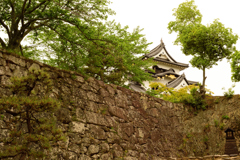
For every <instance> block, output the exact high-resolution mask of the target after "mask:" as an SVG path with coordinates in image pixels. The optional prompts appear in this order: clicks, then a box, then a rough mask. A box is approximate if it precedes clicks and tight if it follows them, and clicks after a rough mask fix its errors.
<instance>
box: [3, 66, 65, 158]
mask: <svg viewBox="0 0 240 160" xmlns="http://www.w3.org/2000/svg"><path fill="white" fill-rule="evenodd" d="M11 81H12V83H13V84H12V85H11V86H10V88H11V89H12V91H13V96H11V97H3V98H1V99H0V113H1V117H2V120H3V122H4V123H5V126H6V129H7V130H8V131H9V134H8V136H6V137H1V139H0V141H1V142H4V146H3V147H2V148H1V151H0V158H1V159H2V158H14V159H16V158H17V159H20V160H24V159H27V158H42V157H44V156H45V155H44V151H46V150H49V149H50V148H51V147H52V146H53V145H55V146H56V145H58V144H57V143H56V142H58V141H62V140H64V137H63V134H62V131H61V130H60V129H58V128H57V127H56V123H55V120H54V118H53V113H54V111H55V110H56V109H58V108H59V107H60V104H59V102H58V101H57V100H54V99H52V98H49V93H50V91H51V87H52V82H51V80H50V79H49V75H48V74H47V73H45V72H43V71H41V70H38V71H36V70H32V71H30V72H29V74H28V76H26V77H21V78H17V77H14V78H13V79H12V80H11ZM41 84H42V85H44V88H45V89H46V91H45V93H44V92H43V93H44V94H43V95H41V94H38V95H37V93H36V89H35V88H36V86H38V85H41ZM41 92H42V91H41Z"/></svg>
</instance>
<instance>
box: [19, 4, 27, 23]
mask: <svg viewBox="0 0 240 160" xmlns="http://www.w3.org/2000/svg"><path fill="white" fill-rule="evenodd" d="M26 3H27V0H25V1H24V2H23V6H22V14H21V16H20V19H21V22H22V26H23V24H24V18H23V17H24V12H25V6H26Z"/></svg>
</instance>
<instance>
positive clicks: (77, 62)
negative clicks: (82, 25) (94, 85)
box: [40, 21, 154, 85]
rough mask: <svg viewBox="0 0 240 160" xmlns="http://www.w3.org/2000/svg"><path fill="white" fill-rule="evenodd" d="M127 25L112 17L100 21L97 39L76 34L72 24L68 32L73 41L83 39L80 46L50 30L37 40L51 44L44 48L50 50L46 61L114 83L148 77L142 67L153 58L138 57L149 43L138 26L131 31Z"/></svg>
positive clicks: (45, 44)
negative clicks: (93, 39)
mask: <svg viewBox="0 0 240 160" xmlns="http://www.w3.org/2000/svg"><path fill="white" fill-rule="evenodd" d="M127 29H128V27H127V26H125V27H123V28H122V27H121V25H120V24H117V23H115V22H114V21H112V22H106V23H105V24H99V25H98V27H97V28H94V31H93V32H94V33H95V34H96V35H94V36H96V37H95V38H96V39H99V40H96V41H94V42H88V40H84V37H80V36H79V35H76V32H77V31H75V30H74V28H72V29H70V31H69V32H68V36H70V37H74V39H75V40H76V41H83V40H84V41H83V42H82V45H81V46H78V45H74V44H71V43H69V42H68V41H66V40H64V39H62V38H59V37H57V35H56V34H55V33H54V32H53V31H49V32H46V33H45V34H42V36H41V42H40V43H41V44H44V46H48V48H50V50H48V51H46V52H45V53H49V54H47V56H48V60H46V61H45V63H48V64H50V65H52V66H56V67H59V68H61V69H66V70H74V71H77V72H80V73H83V74H87V75H89V76H91V77H94V78H96V79H99V80H102V81H104V82H105V83H114V84H117V85H123V84H124V82H126V81H127V80H129V81H135V82H139V83H142V81H145V80H151V76H150V74H149V73H148V72H145V70H147V69H148V68H149V67H150V66H151V65H153V64H154V62H153V61H152V60H151V59H149V60H144V61H143V60H142V59H141V54H143V53H147V52H148V51H147V46H148V45H149V43H147V41H146V39H145V38H144V37H143V36H144V35H142V34H140V32H141V29H139V28H136V29H134V31H133V32H132V33H129V32H128V31H127ZM47 40H51V41H52V42H54V43H49V41H47Z"/></svg>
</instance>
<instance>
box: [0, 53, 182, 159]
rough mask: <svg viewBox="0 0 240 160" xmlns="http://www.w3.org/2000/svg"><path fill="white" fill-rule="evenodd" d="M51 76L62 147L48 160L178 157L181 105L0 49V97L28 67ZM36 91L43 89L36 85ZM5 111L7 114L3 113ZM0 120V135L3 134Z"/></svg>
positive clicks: (180, 140)
mask: <svg viewBox="0 0 240 160" xmlns="http://www.w3.org/2000/svg"><path fill="white" fill-rule="evenodd" d="M31 68H34V69H42V70H45V71H47V72H48V73H49V74H50V75H51V79H52V81H53V82H54V88H53V92H52V95H51V97H53V98H57V99H59V100H61V101H62V102H63V103H62V108H61V109H60V110H58V111H57V112H56V113H55V116H56V118H57V119H58V125H59V126H60V127H61V128H62V130H63V131H64V133H65V135H66V137H67V142H66V143H65V148H53V150H52V153H51V155H49V156H48V158H49V159H54V158H55V159H74V160H75V159H80V160H88V159H89V160H90V159H102V160H105V159H106V160H107V159H119V158H124V159H126V160H144V159H154V158H157V159H158V158H161V157H177V156H182V153H181V151H180V152H179V151H178V146H180V144H181V143H182V137H183V135H182V125H181V117H180V115H178V113H180V111H181V108H182V105H177V104H173V103H169V102H165V101H163V100H161V99H158V98H153V97H150V96H148V95H145V94H141V93H137V92H134V91H131V90H128V89H125V88H122V87H119V86H116V85H113V84H110V85H108V84H104V83H103V82H101V81H98V80H95V79H93V78H88V79H84V77H83V76H81V75H80V74H78V73H75V72H70V71H64V70H59V69H57V68H53V67H50V66H48V65H46V64H42V63H40V62H37V61H33V60H29V59H26V58H23V57H20V56H17V55H14V54H11V53H7V52H4V51H1V52H0V80H1V81H0V82H1V83H0V97H4V96H10V95H11V94H12V93H11V91H10V90H9V89H8V88H7V86H8V85H9V84H11V82H10V78H11V77H13V76H18V77H21V76H24V75H27V74H28V71H29V70H30V69H31ZM34 90H35V91H36V93H37V94H39V95H40V94H42V93H44V86H42V85H41V84H39V85H38V86H37V87H36V88H35V89H34ZM4 114H7V113H4ZM6 133H7V132H5V131H4V122H3V121H2V120H0V139H1V137H4V136H6ZM0 143H1V142H0Z"/></svg>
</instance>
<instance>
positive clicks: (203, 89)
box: [200, 67, 207, 98]
mask: <svg viewBox="0 0 240 160" xmlns="http://www.w3.org/2000/svg"><path fill="white" fill-rule="evenodd" d="M206 78H207V77H206V68H205V67H203V83H202V85H201V86H200V95H201V97H202V98H205V93H206V91H205V81H206Z"/></svg>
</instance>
